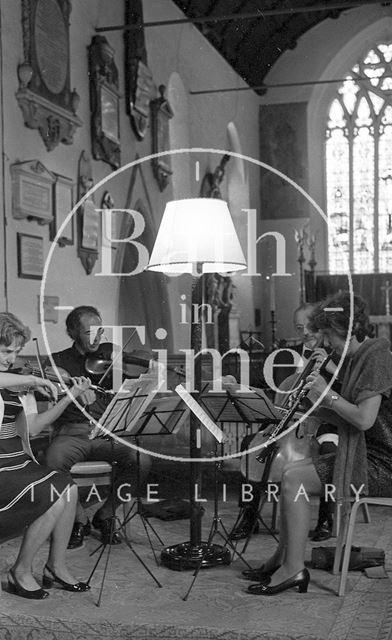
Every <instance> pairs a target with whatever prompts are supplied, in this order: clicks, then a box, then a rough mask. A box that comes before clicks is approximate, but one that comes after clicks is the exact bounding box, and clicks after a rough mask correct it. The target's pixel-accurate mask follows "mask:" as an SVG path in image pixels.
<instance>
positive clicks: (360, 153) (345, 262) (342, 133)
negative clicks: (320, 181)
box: [325, 42, 392, 273]
mask: <svg viewBox="0 0 392 640" xmlns="http://www.w3.org/2000/svg"><path fill="white" fill-rule="evenodd" d="M325 133H326V140H325V158H326V201H327V215H328V222H329V224H328V257H329V271H330V273H342V272H346V271H347V269H348V268H349V269H350V270H351V271H352V272H354V273H373V272H391V271H392V43H385V42H384V43H381V44H378V45H377V46H374V47H373V48H372V49H371V50H370V51H368V53H367V54H366V55H365V56H364V58H363V59H362V61H360V62H358V63H357V64H356V65H354V66H353V68H352V69H351V71H350V72H349V73H348V74H347V75H346V77H345V80H344V81H343V83H342V84H341V86H340V87H339V89H338V91H337V93H336V96H335V98H334V99H333V101H332V103H331V104H330V107H329V111H328V119H327V126H326V130H325Z"/></svg>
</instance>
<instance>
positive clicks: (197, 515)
mask: <svg viewBox="0 0 392 640" xmlns="http://www.w3.org/2000/svg"><path fill="white" fill-rule="evenodd" d="M196 274H197V275H196V276H193V278H192V314H193V313H194V311H195V310H197V311H196V314H197V315H196V320H195V319H194V318H193V317H192V324H191V349H193V353H194V354H197V353H200V351H201V349H202V320H200V321H199V310H200V309H201V308H202V307H201V304H202V301H203V277H202V265H201V264H200V263H198V264H197V270H196ZM194 374H195V384H194V387H195V389H196V391H198V392H200V390H201V383H202V361H201V356H198V357H197V358H194ZM189 453H190V459H191V461H190V486H189V501H190V540H189V541H188V542H183V543H180V544H177V545H174V546H172V547H166V549H163V551H162V553H161V562H162V565H163V566H165V567H167V568H168V569H173V570H174V571H186V570H188V569H198V568H208V567H216V566H218V565H222V564H230V561H231V556H230V550H229V549H228V548H227V547H222V546H220V545H217V544H210V545H209V544H208V543H207V542H202V536H201V518H202V508H201V506H200V504H199V503H198V501H197V500H196V489H197V495H200V494H201V465H200V462H199V460H198V458H201V456H202V451H201V431H200V420H199V419H198V418H197V417H196V416H195V415H194V413H193V412H191V417H190V441H189Z"/></svg>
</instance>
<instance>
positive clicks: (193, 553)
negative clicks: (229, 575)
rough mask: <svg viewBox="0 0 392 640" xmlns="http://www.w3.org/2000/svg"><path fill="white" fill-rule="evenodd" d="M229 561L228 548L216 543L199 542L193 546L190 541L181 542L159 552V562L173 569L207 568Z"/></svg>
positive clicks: (228, 562)
mask: <svg viewBox="0 0 392 640" xmlns="http://www.w3.org/2000/svg"><path fill="white" fill-rule="evenodd" d="M230 562H231V554H230V550H229V549H227V548H226V547H221V546H220V545H218V544H210V545H209V544H208V543H207V542H201V543H200V545H198V546H194V545H192V544H191V542H182V543H180V544H176V545H174V546H172V547H166V549H163V551H162V553H161V563H162V565H163V566H164V567H167V568H168V569H172V570H173V571H187V570H192V569H197V568H199V567H200V569H208V568H210V567H218V566H220V565H227V564H230Z"/></svg>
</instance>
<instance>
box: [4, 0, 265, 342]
mask: <svg viewBox="0 0 392 640" xmlns="http://www.w3.org/2000/svg"><path fill="white" fill-rule="evenodd" d="M72 5H73V9H72V13H71V25H70V41H71V46H70V56H71V89H73V88H74V87H75V88H76V90H77V91H78V93H79V95H80V97H81V102H80V107H79V109H78V116H79V117H80V118H81V120H82V121H83V126H82V127H81V128H80V129H78V130H77V131H76V133H75V136H74V143H73V144H72V145H69V146H66V145H64V144H60V145H59V146H58V147H56V148H55V149H54V150H53V151H51V152H47V151H46V149H45V146H44V144H43V141H42V139H41V137H40V135H39V134H38V132H37V131H36V130H31V129H28V128H27V127H25V126H24V124H23V118H22V113H21V111H20V109H19V107H18V104H17V101H16V98H15V92H16V91H17V88H18V80H17V66H18V64H19V63H20V62H22V61H23V39H22V26H21V0H14V2H5V3H2V5H1V11H2V23H3V24H2V51H3V56H4V73H3V80H2V82H3V84H2V87H3V93H4V112H3V116H4V122H5V136H4V147H3V149H4V157H5V172H4V173H5V181H4V185H3V188H4V193H5V217H6V221H7V247H8V249H7V255H6V264H7V270H8V275H7V287H8V300H7V307H8V309H9V310H10V311H12V312H14V313H16V314H17V315H20V316H21V317H22V318H23V319H24V321H25V322H26V323H27V324H29V326H30V327H31V328H32V331H33V335H37V336H38V337H40V334H41V327H40V325H39V323H38V310H37V300H38V298H37V296H38V294H39V286H40V282H39V281H35V280H26V279H21V278H18V276H17V256H16V233H17V232H25V233H29V234H33V235H41V236H43V237H44V239H45V252H47V251H48V249H49V234H48V228H47V227H46V226H41V225H39V224H38V223H37V222H29V221H25V220H22V221H18V220H15V219H13V217H12V197H11V181H10V165H12V164H13V163H15V162H18V161H25V160H32V159H38V160H40V161H41V162H42V163H43V164H44V165H45V166H46V167H47V168H48V169H49V170H51V171H54V172H57V173H60V174H63V175H66V176H68V177H70V178H73V179H75V181H76V177H77V164H78V159H79V156H80V153H81V151H82V150H86V151H87V152H88V154H89V155H90V156H91V144H90V108H89V85H88V68H87V46H88V45H89V44H90V42H91V38H92V36H93V35H94V29H95V27H96V26H106V25H113V24H121V23H122V22H123V19H124V16H123V2H121V1H116V2H113V1H112V0H101V1H100V2H97V1H96V0H83V2H80V1H76V0H74V1H73V3H72ZM144 11H145V16H144V18H145V21H150V20H158V19H170V18H181V17H182V14H181V12H180V11H179V10H178V9H177V8H176V7H175V6H174V5H173V4H172V2H171V0H148V1H147V0H146V2H144ZM106 37H107V39H108V41H109V43H110V44H111V46H112V47H113V48H114V50H115V61H116V64H117V67H118V69H119V79H120V92H121V96H122V97H121V101H120V129H121V161H122V165H125V164H127V163H128V162H130V161H132V160H134V159H135V158H136V156H137V154H138V155H139V156H140V157H143V156H146V155H149V154H150V153H151V152H152V148H151V131H150V128H149V129H148V130H147V133H146V136H145V138H144V140H143V141H141V142H140V141H137V140H136V138H135V135H134V133H133V131H132V129H131V125H130V121H129V118H128V116H127V115H126V113H125V102H124V101H125V89H124V71H123V58H124V48H123V34H122V32H121V31H119V32H109V33H106ZM145 37H146V47H147V52H148V66H149V68H150V69H151V71H152V73H153V77H154V82H155V84H156V86H158V85H159V84H161V83H163V84H165V85H168V83H169V79H170V77H171V76H172V74H174V73H176V74H178V76H179V78H180V79H181V82H182V83H183V86H184V89H185V91H186V92H187V97H188V108H189V121H188V133H189V143H190V146H191V147H195V146H197V147H207V148H218V149H223V150H224V149H227V148H228V140H227V132H226V128H227V124H228V123H229V122H230V121H232V122H234V123H235V125H236V127H237V129H238V134H239V136H240V139H241V144H242V147H243V150H244V153H245V154H247V155H249V156H252V157H257V154H258V143H257V135H255V131H257V127H258V124H257V116H258V98H257V96H256V95H255V94H254V93H253V92H243V93H238V94H236V93H233V94H215V95H207V96H191V95H190V94H189V91H190V90H191V89H201V88H206V87H207V88H208V87H215V86H221V87H227V86H236V85H243V82H242V81H241V80H240V79H239V78H238V77H237V75H236V74H235V73H234V71H233V70H232V69H231V67H230V66H229V65H228V64H227V63H226V62H225V61H224V60H223V58H222V57H221V56H220V55H219V54H218V53H217V52H216V51H215V50H214V49H213V48H212V47H211V45H210V44H209V43H208V42H207V41H206V40H205V39H204V38H203V36H202V35H201V34H200V33H199V31H198V30H197V29H196V28H195V27H193V26H191V25H182V26H181V27H177V26H173V27H162V28H161V27H160V28H154V29H146V32H145ZM182 125H183V126H184V123H182ZM196 159H198V160H199V162H200V175H201V177H202V176H203V174H204V172H205V171H206V170H207V169H214V168H215V167H216V165H217V164H218V163H219V161H220V159H221V154H220V153H216V154H211V155H210V154H205V153H200V154H198V156H197V157H196V156H194V157H192V161H189V162H188V166H187V168H186V170H187V171H188V172H189V167H191V172H190V176H187V177H186V178H185V179H184V180H182V184H186V182H187V181H188V183H189V184H190V189H191V190H192V194H190V195H197V194H198V190H199V186H200V185H199V183H198V182H197V180H196V176H195V172H194V166H195V164H194V163H195V161H196ZM182 170H185V163H184V166H183V167H182ZM110 173H111V168H110V166H109V165H108V164H105V163H103V162H100V161H93V175H94V182H95V184H96V183H97V182H98V181H100V180H101V179H102V178H104V177H105V176H108V175H109V174H110ZM142 173H143V176H142V177H143V178H144V182H145V187H146V189H147V192H148V198H149V200H150V202H151V207H152V210H153V214H154V218H155V222H156V226H158V224H159V221H160V218H161V215H162V213H163V210H164V205H165V202H166V201H167V200H170V199H171V198H172V197H173V190H172V185H169V187H168V188H167V189H166V190H165V191H164V192H163V193H160V191H159V189H158V185H157V183H156V181H155V180H154V178H153V175H152V169H151V165H150V163H149V162H146V163H144V164H143V166H142ZM129 181H130V172H129V171H128V172H125V173H124V174H121V176H118V177H117V178H116V180H114V181H113V182H110V183H109V184H108V185H106V186H105V187H104V188H103V189H100V190H99V192H97V193H96V200H95V201H96V204H97V206H100V200H101V197H102V194H103V191H104V190H106V189H107V188H108V189H109V190H110V192H111V194H112V196H113V199H114V203H115V206H116V207H119V208H121V207H123V206H124V205H125V202H126V199H127V193H128V188H129ZM142 182H143V181H142V178H141V176H139V177H138V179H137V184H136V186H135V192H134V194H133V197H132V202H131V205H132V204H135V202H136V200H137V199H138V198H140V197H141V195H143V194H144V191H143V188H144V187H143V184H142ZM175 182H176V183H178V181H175ZM257 183H258V172H257V171H255V170H254V168H253V167H250V168H249V185H250V194H249V199H250V202H251V206H254V207H257V206H258V189H257ZM222 189H223V191H224V195H225V194H226V193H227V182H226V181H225V182H224V183H223V184H222ZM233 216H234V218H235V219H236V220H238V215H237V213H236V212H233ZM242 236H243V233H242ZM0 242H2V240H1V225H0ZM1 268H2V267H0V278H1V277H2V272H1ZM99 270H100V265H99V263H98V264H97V266H96V268H95V273H97V272H98V271H99ZM185 280H186V279H184V278H183V277H182V278H180V279H176V280H172V281H170V283H169V291H170V300H171V307H172V327H171V330H172V331H173V334H174V344H175V348H177V349H178V348H180V347H181V346H187V344H184V343H187V339H188V337H187V334H186V332H182V333H181V332H180V331H179V330H178V321H179V298H178V296H179V294H180V293H181V291H182V290H183V289H184V287H185V288H188V289H189V283H188V282H187V281H185ZM244 287H248V294H247V297H246V298H247V300H248V301H249V304H250V303H251V300H252V295H251V289H249V287H250V283H246V285H245V284H244ZM0 290H1V282H0ZM45 294H46V295H58V296H59V297H60V305H64V306H65V305H70V306H75V305H79V304H95V305H96V306H98V307H99V308H100V309H101V311H102V313H103V317H104V321H105V323H106V324H111V323H115V322H116V318H117V315H118V282H117V279H116V278H103V277H95V276H94V275H90V276H87V275H86V274H85V272H84V269H83V267H82V264H81V262H80V260H79V259H78V257H77V254H76V243H75V245H74V246H73V247H65V248H61V249H60V248H57V249H56V251H55V254H54V258H53V263H52V265H51V269H50V276H49V279H48V284H47V287H46V289H45ZM0 302H1V293H0ZM134 304H135V305H137V304H138V301H137V300H135V301H134ZM3 308H4V305H3ZM242 313H243V317H244V324H243V327H244V328H247V326H248V324H249V318H250V317H253V309H250V308H249V309H248V308H247V309H243V310H242ZM64 316H65V313H64V312H60V319H59V324H48V325H47V331H48V336H49V343H50V346H51V348H52V350H56V349H59V348H63V347H64V346H66V345H67V344H68V339H67V338H66V336H65V332H64V329H63V320H64ZM169 329H170V327H169Z"/></svg>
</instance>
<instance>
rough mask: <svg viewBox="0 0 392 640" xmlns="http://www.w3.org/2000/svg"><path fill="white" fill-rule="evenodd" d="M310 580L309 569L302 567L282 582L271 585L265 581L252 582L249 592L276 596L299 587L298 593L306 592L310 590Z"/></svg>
mask: <svg viewBox="0 0 392 640" xmlns="http://www.w3.org/2000/svg"><path fill="white" fill-rule="evenodd" d="M309 580H310V575H309V571H308V570H307V569H302V571H298V573H296V574H295V576H293V577H292V578H288V579H287V580H284V582H281V583H280V584H275V585H271V586H270V585H268V584H263V583H260V584H251V585H249V587H248V591H247V592H248V593H252V594H253V595H257V596H274V595H276V594H277V593H282V591H286V590H287V589H292V588H293V587H298V593H306V592H307V590H308V584H309Z"/></svg>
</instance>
